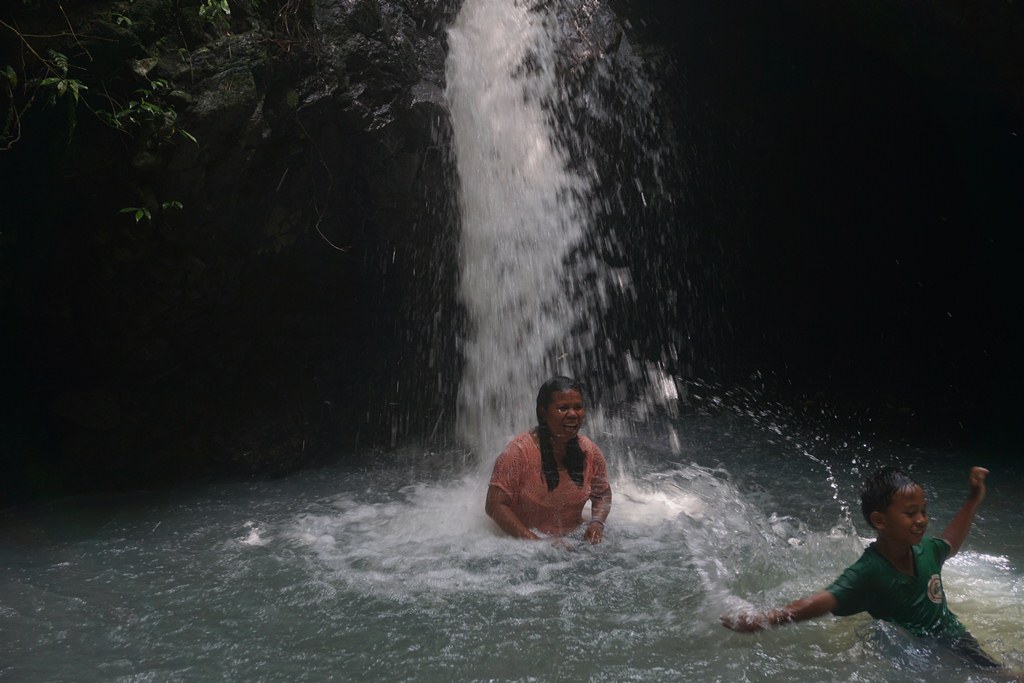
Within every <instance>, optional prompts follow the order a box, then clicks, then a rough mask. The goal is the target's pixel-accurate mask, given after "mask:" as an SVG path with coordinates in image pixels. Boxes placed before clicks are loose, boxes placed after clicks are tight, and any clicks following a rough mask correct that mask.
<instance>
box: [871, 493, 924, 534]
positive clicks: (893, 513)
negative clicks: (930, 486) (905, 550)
mask: <svg viewBox="0 0 1024 683" xmlns="http://www.w3.org/2000/svg"><path fill="white" fill-rule="evenodd" d="M871 521H872V523H873V524H874V525H875V529H877V530H878V535H879V536H885V537H886V539H888V540H892V541H897V542H901V543H906V544H907V545H917V544H918V543H920V542H921V539H922V538H923V537H924V532H925V530H926V529H927V528H928V510H927V505H926V504H925V500H924V490H923V489H922V488H921V487H920V486H909V487H907V488H905V489H900V490H899V491H896V492H895V493H893V494H892V502H891V503H889V507H887V508H886V509H885V512H872V513H871Z"/></svg>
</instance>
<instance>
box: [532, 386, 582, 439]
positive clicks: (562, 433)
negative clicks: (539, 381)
mask: <svg viewBox="0 0 1024 683" xmlns="http://www.w3.org/2000/svg"><path fill="white" fill-rule="evenodd" d="M586 412H587V411H586V408H584V407H583V396H582V395H581V394H580V392H578V391H576V390H575V389H568V390H566V391H556V392H555V393H553V394H551V400H550V402H549V403H548V405H547V407H546V408H538V409H537V416H538V417H539V418H540V419H541V420H543V422H544V424H545V425H547V427H548V431H550V432H551V436H553V437H555V438H556V439H566V440H568V439H571V438H573V437H575V436H576V435H577V434H579V432H580V429H582V427H583V419H584V417H585V416H586Z"/></svg>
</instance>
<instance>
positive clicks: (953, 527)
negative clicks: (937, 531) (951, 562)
mask: <svg viewBox="0 0 1024 683" xmlns="http://www.w3.org/2000/svg"><path fill="white" fill-rule="evenodd" d="M986 476H988V470H986V469H985V468H984V467H972V468H971V473H970V474H969V475H968V476H967V483H968V485H969V486H970V487H971V492H970V494H968V496H967V500H966V501H965V502H964V504H963V506H962V507H961V508H960V511H959V512H957V513H956V514H955V515H954V516H953V519H952V520H951V521H950V523H949V526H947V527H946V530H945V531H943V532H942V538H943V539H945V541H946V543H949V555H948V556H947V559H949V558H950V557H953V556H954V555H956V554H957V551H959V550H960V546H962V545H963V544H964V541H965V540H966V539H967V533H968V532H969V531H970V530H971V524H972V523H973V522H974V513H975V512H976V511H977V509H978V505H980V504H981V501H983V500H985V477H986Z"/></svg>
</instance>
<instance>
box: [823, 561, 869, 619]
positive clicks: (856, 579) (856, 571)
mask: <svg viewBox="0 0 1024 683" xmlns="http://www.w3.org/2000/svg"><path fill="white" fill-rule="evenodd" d="M865 569H866V567H865V564H864V562H863V561H857V562H855V563H853V564H852V565H850V566H849V567H847V568H846V569H845V570H844V571H843V573H842V574H840V575H839V577H838V578H837V579H836V580H835V581H833V582H832V584H831V585H830V586H829V587H828V588H826V589H825V590H827V591H828V592H829V593H831V594H832V596H833V597H834V598H835V599H836V608H835V609H834V610H832V614H834V615H836V616H837V617H848V616H850V615H852V614H857V613H858V612H864V611H866V610H868V609H869V608H870V607H871V594H872V591H871V587H870V586H869V585H868V582H867V580H866V576H865V573H866V572H865Z"/></svg>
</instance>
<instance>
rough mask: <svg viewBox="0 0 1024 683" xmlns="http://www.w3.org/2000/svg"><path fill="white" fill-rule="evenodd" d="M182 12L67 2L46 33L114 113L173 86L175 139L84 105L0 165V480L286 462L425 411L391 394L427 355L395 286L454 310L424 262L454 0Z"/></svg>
mask: <svg viewBox="0 0 1024 683" xmlns="http://www.w3.org/2000/svg"><path fill="white" fill-rule="evenodd" d="M186 4H187V3H169V2H158V1H156V0H153V1H151V2H136V3H118V2H113V3H111V2H92V3H85V2H83V3H78V4H77V5H73V6H70V7H68V18H67V21H68V22H70V24H71V25H74V26H76V27H77V31H76V36H74V37H73V38H72V37H69V36H64V37H63V38H61V39H56V40H52V41H50V42H49V43H47V44H46V47H47V49H49V48H52V49H57V50H58V51H61V52H64V53H65V54H67V55H68V56H69V57H70V58H71V61H72V63H73V64H75V63H78V64H81V65H83V66H82V68H83V69H86V68H87V69H88V72H85V71H82V73H83V74H85V75H83V76H82V78H83V81H84V82H86V83H87V84H88V86H89V87H90V88H91V89H93V90H95V89H96V88H97V87H98V86H99V85H102V86H103V87H105V88H109V90H110V93H109V94H110V96H111V97H113V98H115V99H117V100H118V101H119V102H121V103H124V102H127V101H129V99H131V98H132V97H134V96H135V95H133V90H134V89H135V88H139V87H144V84H145V83H146V82H147V81H152V80H155V79H161V81H162V82H165V83H166V85H164V86H163V87H162V88H160V89H159V91H157V92H155V93H154V94H153V95H152V96H151V99H150V101H151V102H154V103H156V104H159V105H160V106H161V107H162V108H165V109H174V110H175V111H176V112H177V119H176V121H174V122H173V130H172V126H170V125H168V122H167V120H166V119H159V120H157V121H155V122H147V123H146V124H145V125H143V126H141V127H140V128H139V129H135V130H134V131H133V135H131V136H129V135H126V134H124V133H121V132H118V131H116V130H113V129H112V128H110V127H109V126H107V125H104V124H103V123H102V122H101V121H99V120H97V119H96V118H95V117H93V116H90V115H89V114H88V112H87V111H86V110H85V109H84V107H81V106H80V107H79V108H78V111H77V113H76V126H75V129H74V132H73V134H72V136H71V142H70V144H69V145H67V144H65V141H64V138H63V135H62V133H63V131H64V130H65V128H66V126H65V120H64V118H63V116H64V115H65V112H62V111H61V110H60V107H59V106H58V107H54V108H52V109H46V110H43V109H41V108H39V107H36V110H30V111H29V112H28V114H27V115H26V116H25V121H24V124H25V128H24V131H23V135H22V138H21V140H19V141H18V142H17V144H16V145H14V146H13V147H12V149H11V151H9V152H7V153H6V155H5V157H4V158H2V159H0V162H2V163H3V173H4V176H3V193H4V206H3V236H2V251H0V259H2V263H3V271H4V276H3V280H2V286H3V292H2V300H0V301H2V306H3V318H4V321H5V327H6V328H7V332H6V333H5V335H4V347H3V364H4V375H5V377H6V378H7V379H6V380H5V383H4V389H3V397H4V405H5V410H4V416H3V434H2V443H0V448H2V449H3V464H2V467H3V469H4V470H5V477H4V482H5V484H4V487H3V488H4V491H3V494H4V495H14V494H18V493H27V494H37V493H59V492H67V491H78V490H92V489H98V488H118V487H124V486H150V485H156V484H160V483H167V482H173V481H180V480H184V479H193V478H199V477H204V476H210V475H225V474H226V475H237V474H247V473H255V474H261V475H265V474H273V473H275V472H286V471H290V470H292V469H294V468H296V467H299V466H303V465H307V464H310V463H314V462H318V461H320V460H322V459H325V458H334V457H337V456H338V454H339V453H342V452H344V450H345V449H346V448H349V447H351V446H352V445H353V444H356V443H359V441H360V440H362V442H363V443H364V444H365V445H367V446H372V445H373V444H376V443H383V444H385V445H389V444H391V443H392V439H393V434H392V432H393V431H395V430H396V428H397V426H400V427H401V432H402V434H405V433H407V432H408V431H409V430H410V429H411V428H412V427H413V426H418V424H417V423H416V418H415V416H412V415H411V414H410V412H409V409H408V406H403V407H402V408H401V410H402V411H403V412H400V413H399V412H398V409H396V408H394V407H393V406H395V405H396V404H397V403H398V401H397V400H396V391H400V390H401V381H402V379H404V378H405V377H406V376H408V375H409V374H410V373H409V372H408V371H407V370H406V366H413V367H415V368H416V369H417V372H418V371H419V370H420V369H421V363H420V362H419V361H420V359H419V358H418V357H417V355H418V354H419V355H422V354H424V353H426V352H427V345H426V344H425V343H424V342H423V341H422V339H414V340H413V341H409V340H407V339H406V338H405V337H404V336H402V335H403V333H404V332H405V330H406V329H407V328H408V326H409V321H408V316H409V315H411V313H410V307H409V303H408V299H409V298H410V297H409V296H408V295H409V293H411V292H416V296H415V297H412V298H414V299H415V301H416V303H415V307H416V308H419V307H424V308H427V309H428V310H431V311H436V310H444V309H445V307H446V306H447V307H448V308H449V309H451V308H452V307H453V304H452V303H451V298H452V297H451V296H449V297H448V300H447V301H441V300H438V297H437V295H435V294H434V293H433V292H434V290H432V289H429V288H428V289H426V290H425V289H423V282H422V277H421V276H420V275H417V274H416V272H417V270H418V269H419V270H420V271H421V272H422V271H424V270H426V266H428V265H429V267H430V268H431V270H433V271H434V272H435V273H436V275H435V276H434V277H435V278H437V279H446V278H447V279H451V277H453V276H452V275H451V269H452V267H453V265H452V263H451V262H450V259H451V258H452V254H453V252H452V250H451V248H449V247H446V246H445V245H450V244H452V243H453V241H454V239H455V237H454V234H453V230H454V229H455V227H456V224H455V222H454V221H453V219H452V216H451V209H450V206H449V205H450V201H449V200H448V198H447V197H448V195H449V189H448V188H449V187H450V185H451V173H452V171H451V165H450V159H449V158H448V154H447V138H448V128H447V115H446V113H445V111H444V108H443V92H442V88H443V58H444V47H443V24H444V17H445V12H446V11H448V10H447V9H446V8H444V7H443V6H441V5H440V4H437V3H429V2H407V3H391V4H388V3H386V4H384V5H381V4H379V3H377V2H347V1H344V0H337V1H335V2H318V3H312V4H303V5H302V6H301V7H302V11H301V12H299V11H295V12H294V14H291V15H288V16H286V17H284V18H285V19H287V20H288V21H289V22H290V25H289V26H283V20H282V15H278V16H271V17H270V18H269V19H267V18H265V17H259V16H256V15H255V14H253V15H246V14H245V13H244V12H243V11H241V9H240V8H238V7H235V6H234V5H232V6H233V7H235V12H233V14H232V17H231V18H230V20H227V18H223V17H222V18H221V20H220V21H219V22H214V23H210V22H203V21H201V20H200V19H199V18H198V17H197V14H196V8H195V7H194V6H193V7H191V8H189V7H186V6H185V5H186ZM296 5H297V4H296ZM291 7H293V5H285V6H284V7H283V9H282V12H285V11H291V10H290V9H289V8H291ZM116 18H120V21H118V20H117V19H116ZM12 21H14V22H15V23H14V24H12V25H17V26H18V27H19V28H20V29H21V30H22V32H23V33H25V34H37V35H43V34H46V33H47V31H46V27H47V26H50V27H52V26H54V25H58V26H59V25H60V23H61V21H62V17H61V16H60V15H54V14H52V13H48V12H47V11H46V10H45V9H43V8H35V7H33V6H27V7H25V8H23V10H22V11H21V12H20V14H19V15H18V16H16V17H14V20H12ZM9 23H10V22H9ZM286 29H287V30H286ZM4 40H5V41H10V42H6V43H5V48H6V49H5V53H4V54H5V57H7V59H6V60H4V61H5V62H7V63H14V64H17V63H19V62H18V61H17V60H18V58H19V57H20V55H21V49H20V46H19V45H17V44H14V41H13V36H12V35H11V34H9V33H8V34H6V35H4ZM37 47H38V46H37ZM85 79H88V80H85ZM89 102H90V106H100V105H101V104H102V99H100V100H96V99H91V100H89ZM97 103H99V104H97ZM60 104H61V103H60V102H58V105H60ZM37 111H38V113H37ZM177 129H181V130H185V131H187V133H188V134H189V135H191V136H192V137H194V138H195V140H196V142H192V141H191V140H190V139H189V138H188V137H186V136H184V135H181V134H178V133H176V130H177ZM166 202H176V203H180V208H177V204H173V205H170V206H166V207H165V206H164V204H165V203H166ZM123 207H139V208H146V209H147V210H148V211H150V215H151V217H152V219H151V220H149V219H146V218H143V219H142V220H140V221H138V222H136V221H135V220H134V218H133V213H132V212H129V213H119V210H120V209H121V208H123ZM446 249H447V251H446ZM450 314H451V315H454V312H452V313H450ZM439 358H440V354H439ZM434 374H435V375H436V373H434ZM435 386H436V385H435ZM410 393H413V392H410ZM403 398H404V397H403ZM437 398H439V399H440V401H441V402H443V400H444V392H443V391H442V392H440V395H439V396H438V397H437ZM431 412H432V413H434V415H435V416H436V410H432V411H431ZM402 421H404V422H402ZM400 422H401V425H399V423H400ZM395 436H397V432H396V434H395Z"/></svg>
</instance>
